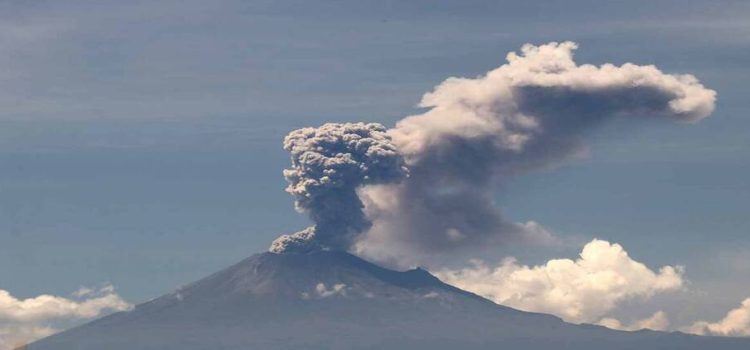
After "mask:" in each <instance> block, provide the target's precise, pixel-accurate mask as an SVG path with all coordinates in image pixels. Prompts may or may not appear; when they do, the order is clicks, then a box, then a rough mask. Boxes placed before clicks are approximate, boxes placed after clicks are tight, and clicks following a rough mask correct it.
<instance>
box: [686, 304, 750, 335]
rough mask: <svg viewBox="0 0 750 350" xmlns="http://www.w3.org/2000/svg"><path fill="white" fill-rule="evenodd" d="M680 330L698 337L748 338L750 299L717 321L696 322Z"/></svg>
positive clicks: (749, 332)
mask: <svg viewBox="0 0 750 350" xmlns="http://www.w3.org/2000/svg"><path fill="white" fill-rule="evenodd" d="M682 330H683V331H685V332H688V333H693V334H698V335H717V336H732V337H747V336H750V298H747V299H745V300H743V301H742V304H741V305H740V306H739V307H738V308H736V309H733V310H730V311H729V312H728V313H727V314H726V316H724V318H722V319H721V320H719V321H716V322H707V321H698V322H695V323H693V325H691V326H689V327H685V328H684V329H682Z"/></svg>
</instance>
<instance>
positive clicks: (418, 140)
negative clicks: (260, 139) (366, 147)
mask: <svg viewBox="0 0 750 350" xmlns="http://www.w3.org/2000/svg"><path fill="white" fill-rule="evenodd" d="M576 48H577V46H576V44H574V43H572V42H563V43H554V42H553V43H549V44H545V45H541V46H533V45H528V44H527V45H524V46H523V47H522V48H521V52H520V53H515V52H511V53H509V54H508V55H507V60H508V62H507V63H506V64H503V65H502V66H500V67H498V68H496V69H493V70H491V71H490V72H488V73H487V74H485V75H483V76H480V77H477V78H474V79H467V78H449V79H447V80H446V81H444V82H443V83H441V84H440V85H438V86H437V87H436V88H435V89H434V90H433V91H432V92H429V93H427V94H425V95H424V96H423V97H422V101H421V102H420V104H419V106H420V107H424V108H429V110H427V111H426V112H425V113H423V114H419V115H413V116H409V117H406V118H404V119H402V120H401V121H399V122H398V123H397V124H396V126H395V128H393V129H390V130H388V131H387V135H385V130H384V129H382V127H380V126H379V128H377V132H376V133H377V134H378V139H379V140H383V141H382V143H383V144H385V145H387V147H386V148H387V156H385V158H387V159H388V161H387V163H388V164H389V165H390V166H389V167H383V168H380V169H381V170H383V171H385V172H386V173H388V174H390V175H388V176H383V177H377V179H374V180H365V179H362V178H360V179H362V181H358V180H351V181H345V183H346V185H343V186H342V187H337V188H338V189H342V191H343V192H345V193H347V200H341V198H340V197H338V194H339V191H338V190H336V191H333V192H331V193H330V195H327V196H315V200H302V201H301V198H302V197H301V193H307V191H301V192H300V193H297V192H296V191H294V190H289V189H288V191H290V192H292V193H293V194H295V195H296V196H297V199H298V207H301V208H303V209H305V210H308V211H309V212H310V213H311V216H312V217H313V219H314V220H316V223H317V225H316V230H315V232H314V233H309V232H308V233H307V234H306V236H305V237H312V236H315V238H313V239H312V240H314V241H319V242H326V243H325V244H326V245H327V246H330V247H335V248H337V249H339V248H340V249H347V248H348V249H350V250H354V251H356V252H357V253H359V254H360V255H364V256H367V257H370V258H373V259H375V260H381V261H382V260H391V259H396V260H398V259H400V258H402V257H404V256H416V255H420V254H422V255H429V254H431V253H434V252H445V251H449V250H455V249H456V248H460V247H476V246H477V245H483V244H487V243H493V242H507V241H528V240H537V239H539V237H545V235H544V234H540V232H541V233H546V231H544V230H543V228H540V226H539V225H538V224H536V223H534V222H528V223H517V222H512V221H508V220H506V219H505V218H504V217H503V216H502V215H501V212H500V210H499V208H498V206H497V205H496V204H495V203H494V199H493V190H494V188H495V187H496V186H498V185H502V184H503V183H504V182H505V181H506V180H507V179H508V178H509V177H511V176H517V175H520V174H523V173H526V172H529V171H534V170H538V169H542V168H548V167H552V166H555V165H557V164H560V163H561V162H563V161H565V160H567V159H570V158H572V157H575V156H577V155H580V154H582V153H583V152H584V151H585V150H586V148H585V147H584V145H583V143H582V136H583V135H584V134H585V133H586V132H589V131H590V130H592V129H594V128H595V127H597V126H598V125H601V124H603V123H605V122H608V121H611V120H615V119H629V120H637V119H645V118H659V119H665V120H675V121H680V122H697V121H699V120H701V119H702V118H705V117H706V116H708V115H709V114H710V113H711V112H712V111H713V109H714V102H715V99H716V92H715V91H713V90H710V89H707V88H705V87H703V85H701V84H700V83H699V82H698V80H697V79H696V78H695V77H693V76H691V75H669V74H665V73H663V72H661V71H660V70H659V69H657V68H656V67H654V66H639V65H635V64H631V63H626V64H623V65H621V66H615V65H612V64H604V65H601V66H594V65H589V64H584V65H578V64H577V63H576V62H575V61H574V60H573V51H574V50H575V49H576ZM345 125H349V124H345ZM357 125H361V124H357ZM324 128H328V129H330V128H334V129H337V130H338V129H339V128H344V129H346V127H345V126H342V127H334V126H331V124H327V125H326V126H324V127H323V128H321V129H324ZM321 132H323V133H325V131H321ZM300 133H301V134H300ZM316 133H317V131H316V130H315V129H302V130H301V131H295V132H293V133H292V134H290V136H289V137H288V138H287V143H286V147H287V149H291V150H292V158H293V161H294V160H295V159H298V160H297V161H296V163H294V166H293V170H292V171H295V170H296V169H297V168H300V167H304V165H301V164H303V163H304V161H300V156H299V152H300V150H302V149H306V148H307V146H306V145H305V146H300V148H299V149H297V150H296V151H295V148H294V147H293V146H289V144H290V140H293V141H291V142H292V143H294V144H305V142H303V141H304V140H307V139H308V138H311V139H315V138H316V137H312V136H311V137H302V136H301V135H312V134H316ZM295 135H296V136H295ZM334 138H335V137H334ZM386 140H387V141H386ZM313 143H314V144H315V147H317V148H316V149H317V151H316V152H317V153H320V154H325V156H324V157H326V158H327V157H331V156H332V155H333V154H336V152H333V153H332V151H329V150H327V149H326V147H329V146H333V145H335V144H337V143H336V142H331V143H330V144H322V143H317V142H313ZM377 148H380V147H377ZM295 152H297V153H295ZM317 153H316V154H317ZM402 157H403V162H405V164H406V167H407V168H408V170H409V176H408V177H405V176H403V174H404V170H402V166H401V165H402V163H401V162H402ZM364 158H365V160H362V162H363V163H365V164H367V163H369V157H364ZM357 159H360V158H357ZM355 163H356V162H355ZM320 168H321V169H323V168H325V166H323V167H320ZM353 168H357V166H353ZM313 172H314V173H315V172H317V170H316V171H313ZM355 173H356V174H362V173H360V172H355ZM307 176H308V175H293V176H289V175H287V178H288V179H289V180H290V183H291V185H290V189H294V188H295V187H296V185H295V183H299V182H305V181H307V179H308V177H307ZM310 178H311V179H318V178H319V176H318V175H317V174H314V175H312V176H310ZM353 178H357V176H353ZM363 185H373V186H366V187H363V188H361V189H360V190H359V191H358V192H357V191H355V189H357V188H359V187H361V186H363ZM322 188H328V187H327V186H322ZM344 188H346V190H343V189H344ZM322 192H324V193H328V192H327V190H323V191H322ZM327 197H331V198H333V199H329V198H327ZM360 198H361V200H360ZM329 200H332V202H328V201H329ZM362 203H364V205H365V209H364V213H363V211H362ZM343 205H353V207H349V209H347V210H343V209H344V208H343ZM318 206H321V207H322V208H321V209H320V210H321V211H322V212H324V213H325V214H326V215H327V214H333V215H331V216H325V220H322V221H319V220H317V219H316V217H317V216H319V215H318V214H316V212H317V210H318V209H317V208H318ZM331 207H335V208H336V211H330V210H326V208H331ZM352 211H354V213H353V216H351V217H350V216H347V215H350V214H351V212H352ZM322 222H324V224H321V223H322ZM323 227H335V228H336V229H331V230H327V231H328V232H327V233H326V238H325V239H322V240H321V239H320V238H318V237H317V235H318V234H321V233H322V231H321V230H320V229H322V228H323ZM344 227H345V228H346V229H343V228H344ZM365 230H366V231H365ZM360 232H364V234H359V233H360ZM332 235H343V236H342V238H343V239H337V238H334V237H332ZM332 242H335V243H336V244H331V243H332ZM347 244H349V246H347Z"/></svg>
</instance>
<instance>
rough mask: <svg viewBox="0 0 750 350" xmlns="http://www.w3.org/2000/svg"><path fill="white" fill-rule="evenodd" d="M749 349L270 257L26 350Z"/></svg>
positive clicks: (305, 257) (747, 343)
mask: <svg viewBox="0 0 750 350" xmlns="http://www.w3.org/2000/svg"><path fill="white" fill-rule="evenodd" d="M605 347H606V348H607V349H609V350H615V349H623V350H624V349H628V350H630V349H695V350H699V349H700V350H703V349H714V350H716V349H727V350H728V349H738V350H739V349H743V350H745V349H750V339H739V338H713V337H698V336H692V335H686V334H681V333H663V332H653V331H639V332H621V331H614V330H609V329H606V328H603V327H599V326H591V325H573V324H568V323H565V322H563V321H562V320H560V319H558V318H556V317H554V316H549V315H544V314H536V313H528V312H522V311H518V310H515V309H511V308H508V307H504V306H500V305H497V304H495V303H493V302H491V301H489V300H487V299H484V298H481V297H479V296H477V295H475V294H472V293H469V292H466V291H463V290H460V289H458V288H455V287H452V286H450V285H447V284H445V283H443V282H441V281H440V280H438V279H437V278H435V277H434V276H432V275H431V274H429V273H428V272H427V271H425V270H422V269H414V270H409V271H405V272H398V271H393V270H389V269H385V268H382V267H379V266H377V265H374V264H371V263H369V262H367V261H364V260H362V259H360V258H358V257H355V256H353V255H350V254H347V253H341V252H331V251H315V252H308V253H283V254H275V253H263V254H257V255H254V256H251V257H249V258H247V259H245V260H243V261H241V262H240V263H238V264H236V265H234V266H231V267H229V268H227V269H225V270H222V271H219V272H217V273H215V274H213V275H211V276H208V277H206V278H204V279H202V280H199V281H197V282H195V283H192V284H190V285H187V286H185V287H183V288H180V289H178V290H176V291H175V292H173V293H170V294H167V295H164V296H162V297H159V298H157V299H154V300H151V301H148V302H146V303H143V304H140V305H138V306H136V307H135V309H134V310H132V311H128V312H120V313H116V314H112V315H110V316H107V317H104V318H101V319H99V320H96V321H93V322H90V323H88V324H85V325H82V326H80V327H77V328H74V329H71V330H68V331H65V332H62V333H59V334H56V335H53V336H51V337H48V338H45V339H42V340H39V341H37V342H35V343H32V344H30V345H28V349H29V350H104V349H106V350H125V349H127V350H156V349H159V350H164V349H169V350H178V349H179V350H199V349H200V350H203V349H205V350H208V349H211V350H240V349H242V350H246V349H265V350H276V349H279V350H280V349H430V350H435V349H446V350H447V349H451V350H455V349H531V350H534V349H575V350H586V349H597V350H599V349H602V348H605Z"/></svg>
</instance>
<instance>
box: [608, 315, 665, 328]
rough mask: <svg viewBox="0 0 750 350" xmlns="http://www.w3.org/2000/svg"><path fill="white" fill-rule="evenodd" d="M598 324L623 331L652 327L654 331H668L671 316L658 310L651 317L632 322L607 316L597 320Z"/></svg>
mask: <svg viewBox="0 0 750 350" xmlns="http://www.w3.org/2000/svg"><path fill="white" fill-rule="evenodd" d="M597 324H598V325H600V326H604V327H607V328H611V329H618V330H621V331H639V330H642V329H650V330H653V331H666V330H667V328H669V318H668V317H667V314H666V313H665V312H664V311H657V312H655V313H654V314H653V315H651V316H650V317H647V318H644V319H642V320H636V321H634V322H633V323H630V324H627V325H626V324H623V323H622V322H620V321H619V320H617V319H615V318H611V317H605V318H602V319H601V320H599V322H597Z"/></svg>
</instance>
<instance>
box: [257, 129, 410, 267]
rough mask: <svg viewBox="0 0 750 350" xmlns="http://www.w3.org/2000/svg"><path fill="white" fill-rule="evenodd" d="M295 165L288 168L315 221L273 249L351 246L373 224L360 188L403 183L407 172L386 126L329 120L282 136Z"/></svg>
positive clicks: (293, 188)
mask: <svg viewBox="0 0 750 350" xmlns="http://www.w3.org/2000/svg"><path fill="white" fill-rule="evenodd" d="M284 149H285V150H287V151H289V152H290V153H291V159H292V167H291V168H290V169H286V170H284V177H285V178H286V180H287V181H288V182H289V186H288V187H287V188H286V191H287V192H289V193H291V194H292V195H293V196H294V197H295V199H296V201H295V206H296V208H297V209H298V210H299V211H303V212H306V213H308V214H309V215H310V218H311V219H312V220H313V221H314V222H315V226H314V227H310V228H307V229H305V230H302V231H300V232H297V233H295V234H292V235H284V236H282V237H280V238H278V239H277V240H276V241H274V242H273V244H272V245H271V248H270V250H271V251H272V252H277V253H278V252H285V251H297V252H299V251H306V250H311V249H335V250H347V249H348V248H349V247H350V246H351V244H352V243H353V240H354V238H355V237H356V236H357V235H358V234H359V233H361V232H363V231H365V230H367V229H369V228H370V226H371V223H370V221H369V220H368V219H367V218H366V217H365V214H364V212H363V211H362V209H363V204H362V201H361V200H360V199H359V196H358V195H357V189H358V188H360V187H362V186H364V185H368V184H384V183H392V182H399V181H401V180H402V179H403V178H405V177H406V174H407V172H406V168H405V167H404V161H403V158H402V157H401V155H400V154H399V153H398V152H397V151H396V147H395V146H394V145H393V144H392V142H391V138H390V136H388V135H387V134H386V128H385V127H384V126H383V125H380V124H375V123H369V124H365V123H345V124H337V123H329V124H325V125H323V126H321V127H319V128H304V129H299V130H295V131H292V132H291V133H289V135H287V137H286V138H285V139H284Z"/></svg>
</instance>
